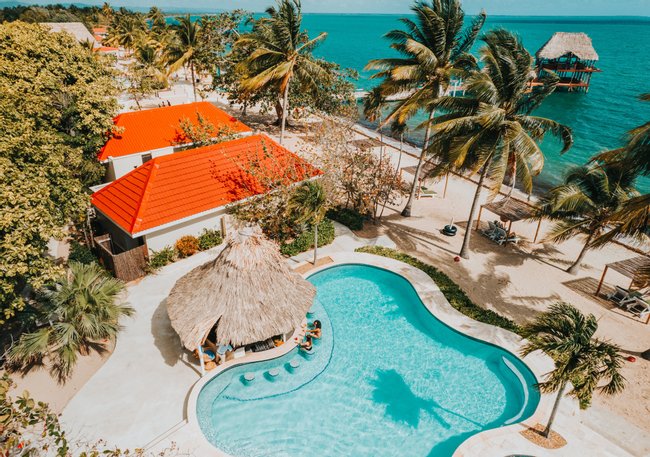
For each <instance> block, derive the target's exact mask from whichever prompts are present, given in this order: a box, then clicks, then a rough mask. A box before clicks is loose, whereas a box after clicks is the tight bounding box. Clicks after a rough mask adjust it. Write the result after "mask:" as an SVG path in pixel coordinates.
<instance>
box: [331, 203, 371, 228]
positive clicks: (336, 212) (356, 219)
mask: <svg viewBox="0 0 650 457" xmlns="http://www.w3.org/2000/svg"><path fill="white" fill-rule="evenodd" d="M327 217H329V218H330V219H332V220H333V221H336V222H339V223H341V224H343V225H345V226H346V227H348V228H349V229H350V230H361V229H363V223H364V222H365V217H364V216H363V215H362V214H361V213H360V212H359V211H357V210H356V209H353V208H343V207H337V208H331V209H330V210H329V211H328V212H327Z"/></svg>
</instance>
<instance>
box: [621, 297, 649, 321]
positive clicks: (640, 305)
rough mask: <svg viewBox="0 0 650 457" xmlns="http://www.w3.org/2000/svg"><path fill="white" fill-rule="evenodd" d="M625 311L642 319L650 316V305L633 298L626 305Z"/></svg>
mask: <svg viewBox="0 0 650 457" xmlns="http://www.w3.org/2000/svg"><path fill="white" fill-rule="evenodd" d="M625 309H627V310H628V311H629V312H631V313H632V314H634V315H635V316H638V317H640V318H641V319H643V318H645V317H647V316H648V315H650V303H648V302H647V301H645V300H643V299H641V298H639V297H633V298H632V299H631V300H629V301H628V302H627V304H626V305H625Z"/></svg>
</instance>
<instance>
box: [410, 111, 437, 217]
mask: <svg viewBox="0 0 650 457" xmlns="http://www.w3.org/2000/svg"><path fill="white" fill-rule="evenodd" d="M434 114H435V110H431V112H429V122H427V128H426V129H425V131H424V144H423V145H422V152H421V153H420V159H419V160H418V166H417V167H415V175H414V176H413V184H412V185H411V192H410V193H409V199H408V201H407V202H406V206H405V207H404V209H403V210H402V216H404V217H411V207H412V206H413V199H414V198H415V192H416V191H417V188H418V181H419V180H420V171H421V170H422V165H424V157H425V156H426V151H427V146H428V145H429V136H430V135H431V120H432V119H433V116H434Z"/></svg>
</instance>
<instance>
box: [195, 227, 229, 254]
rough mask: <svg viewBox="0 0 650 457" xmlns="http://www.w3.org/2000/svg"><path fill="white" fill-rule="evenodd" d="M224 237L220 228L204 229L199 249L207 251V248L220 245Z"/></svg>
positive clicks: (200, 237) (200, 236)
mask: <svg viewBox="0 0 650 457" xmlns="http://www.w3.org/2000/svg"><path fill="white" fill-rule="evenodd" d="M222 241H223V238H222V237H221V232H220V231H219V230H210V229H203V231H202V232H201V234H200V235H199V249H200V250H201V251H205V250H207V249H210V248H213V247H215V246H219V245H220V244H221V242H222Z"/></svg>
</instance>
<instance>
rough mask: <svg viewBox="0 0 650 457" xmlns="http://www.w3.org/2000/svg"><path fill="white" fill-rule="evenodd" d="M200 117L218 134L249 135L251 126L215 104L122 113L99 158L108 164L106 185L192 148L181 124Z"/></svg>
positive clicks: (192, 104) (190, 104) (196, 120)
mask: <svg viewBox="0 0 650 457" xmlns="http://www.w3.org/2000/svg"><path fill="white" fill-rule="evenodd" d="M199 116H200V117H201V118H202V119H203V120H204V121H205V122H206V123H209V124H211V125H213V126H214V128H215V133H224V132H230V133H231V134H233V135H239V136H244V135H250V134H251V133H252V130H251V128H250V127H248V126H246V125H245V124H243V123H241V122H239V121H238V120H237V119H235V118H234V117H232V116H230V115H229V114H228V113H226V112H225V111H222V110H220V109H219V108H217V107H216V106H214V105H213V104H212V103H209V102H198V103H189V104H186V105H174V106H166V107H163V108H153V109H149V110H143V111H133V112H129V113H123V114H120V115H119V116H117V117H115V119H114V120H113V122H114V124H115V127H114V131H113V134H112V137H111V138H110V139H109V140H108V141H107V142H106V144H105V145H104V147H103V148H102V149H101V150H100V152H99V155H98V159H99V161H100V162H102V163H104V164H106V165H107V169H106V178H105V180H106V181H107V182H111V181H114V180H116V179H118V178H121V177H122V176H124V175H126V174H127V173H129V172H130V171H132V170H134V169H135V168H137V167H139V166H140V165H143V164H145V163H147V162H148V161H149V160H151V159H154V158H156V157H161V156H164V155H167V154H172V153H174V152H178V151H180V150H184V149H187V147H188V146H191V142H190V140H189V139H188V138H187V137H186V136H185V135H184V133H183V131H182V130H181V122H182V121H183V120H184V119H185V120H189V121H190V122H192V123H193V124H195V125H196V124H197V123H198V118H199Z"/></svg>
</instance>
